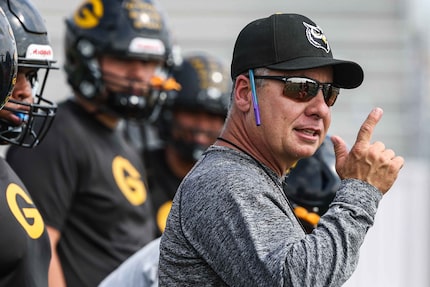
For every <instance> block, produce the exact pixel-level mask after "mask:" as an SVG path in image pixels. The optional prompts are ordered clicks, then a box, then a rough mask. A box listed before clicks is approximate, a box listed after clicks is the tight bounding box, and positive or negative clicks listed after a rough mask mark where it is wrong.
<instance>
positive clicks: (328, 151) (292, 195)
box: [283, 136, 340, 232]
mask: <svg viewBox="0 0 430 287" xmlns="http://www.w3.org/2000/svg"><path fill="white" fill-rule="evenodd" d="M335 164H336V157H335V154H334V148H333V143H332V142H331V140H330V138H329V137H328V136H327V137H326V138H325V140H324V142H323V144H322V145H321V146H320V147H319V149H318V150H317V151H316V152H315V154H314V155H313V156H312V157H308V158H304V159H301V160H299V161H298V162H297V164H296V166H295V167H293V168H292V169H291V171H290V172H289V174H288V175H287V177H286V178H285V180H284V182H283V189H284V192H285V194H286V195H287V197H288V199H289V200H290V203H291V204H292V205H293V208H294V210H295V213H296V215H297V217H298V218H299V219H300V221H301V222H302V224H303V226H304V227H305V229H306V230H307V231H308V232H311V231H312V229H313V228H314V227H315V226H316V224H317V223H318V221H319V217H320V216H322V215H323V214H324V213H325V212H326V211H327V210H328V208H329V205H330V203H331V202H332V201H333V198H334V196H335V195H336V192H337V190H338V188H339V185H340V178H339V176H338V174H337V173H336V170H335Z"/></svg>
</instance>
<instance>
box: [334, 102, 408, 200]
mask: <svg viewBox="0 0 430 287" xmlns="http://www.w3.org/2000/svg"><path fill="white" fill-rule="evenodd" d="M382 113H383V111H382V109H380V108H375V109H373V110H372V111H371V112H370V114H369V115H368V116H367V119H366V120H365V121H364V123H363V124H362V125H361V128H360V130H359V132H358V135H357V140H356V141H355V144H354V145H353V146H352V148H351V151H349V152H348V149H347V146H346V144H345V142H344V141H343V140H342V139H341V138H340V137H338V136H332V138H331V140H332V142H333V144H334V150H335V154H336V171H337V173H338V174H339V176H340V178H341V179H345V178H355V179H360V180H363V181H366V182H368V183H369V184H371V185H373V186H375V187H376V188H378V189H379V190H380V191H381V192H382V193H383V194H385V193H386V192H387V191H388V190H389V189H390V188H391V186H392V185H393V183H394V181H395V180H396V178H397V175H398V173H399V171H400V169H401V168H402V166H403V163H404V159H403V158H402V157H400V156H396V154H395V153H394V151H393V150H392V149H386V148H385V145H384V144H383V143H382V142H379V141H377V142H375V143H373V144H370V139H371V137H372V133H373V130H374V128H375V126H376V124H377V123H378V122H379V120H380V119H381V117H382Z"/></svg>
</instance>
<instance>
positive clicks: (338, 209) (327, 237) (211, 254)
mask: <svg viewBox="0 0 430 287" xmlns="http://www.w3.org/2000/svg"><path fill="white" fill-rule="evenodd" d="M227 158H228V157H227ZM381 197H382V194H381V193H380V192H379V191H378V190H376V189H375V188H374V187H373V186H371V185H369V184H366V183H364V182H362V181H359V180H344V181H342V184H341V187H340V190H339V191H338V193H337V196H336V198H335V199H334V201H333V203H332V205H331V208H330V209H329V211H328V212H327V214H326V215H324V216H323V217H322V218H321V221H320V224H319V225H318V227H317V228H316V229H315V231H314V233H312V234H311V235H305V233H304V232H303V230H302V228H301V226H300V225H299V223H298V221H297V220H296V218H295V216H294V214H293V212H292V210H291V209H290V207H289V204H288V202H287V199H286V197H285V195H284V193H283V192H282V189H281V187H280V186H278V185H276V180H275V181H274V180H273V178H271V176H270V174H268V173H266V172H264V171H263V170H262V169H261V167H260V166H258V165H255V164H254V163H252V161H251V160H249V159H248V158H246V159H244V158H242V159H239V160H238V159H237V156H236V159H234V160H232V161H230V160H226V159H225V155H224V158H223V159H222V160H219V159H218V158H216V157H215V158H212V159H211V158H210V157H208V158H206V159H205V160H204V161H201V162H200V163H199V164H198V166H196V167H195V169H194V170H193V172H192V173H191V174H189V176H188V177H187V179H186V180H184V181H183V183H182V185H181V187H180V189H179V190H178V194H177V198H175V201H176V202H175V203H174V206H173V207H172V211H171V216H172V221H173V222H171V223H169V224H172V223H173V224H178V226H180V227H179V228H178V226H176V231H175V240H179V241H182V242H181V245H173V244H171V242H169V239H170V238H172V237H171V236H172V235H171V234H170V231H169V230H168V229H166V231H167V234H166V232H165V234H164V235H163V237H164V236H165V235H166V238H165V242H163V239H164V238H163V239H162V243H164V244H165V246H164V247H163V246H162V249H163V248H165V250H169V252H170V254H168V257H169V263H168V264H166V265H165V266H161V267H162V269H163V270H160V272H161V273H163V276H164V274H175V272H176V271H178V272H179V275H176V276H177V277H176V279H175V280H176V283H177V284H179V285H180V286H197V285H195V284H190V285H189V284H185V282H190V280H192V281H193V282H194V283H196V284H197V282H199V283H198V284H201V285H200V286H247V287H249V286H341V285H342V284H343V283H344V282H345V281H346V280H347V279H348V278H349V277H350V276H351V274H352V272H353V270H354V269H355V267H356V264H357V260H358V255H359V247H360V246H361V244H362V242H363V240H364V236H365V234H366V232H367V230H368V229H369V227H370V226H371V225H372V224H373V219H374V216H375V213H376V209H377V205H378V203H379V200H380V199H381ZM175 205H176V206H175ZM175 220H177V222H174V221H175ZM168 228H169V226H168ZM178 229H180V232H179V231H178ZM180 237H183V238H180ZM178 246H180V248H178ZM165 254H166V255H167V253H163V250H162V253H161V255H162V258H163V261H160V264H161V263H162V262H163V264H164V263H166V262H164V258H166V257H164V255H165ZM189 258H193V260H192V264H191V263H190V264H188V263H189V262H188V263H186V264H184V263H185V262H186V261H187V260H188V259H189ZM197 258H199V259H197ZM190 262H191V261H190ZM187 264H188V266H190V269H189V271H187V269H186V268H184V269H181V271H179V270H175V266H179V265H182V267H183V266H185V265H187ZM189 273H194V274H193V275H192V277H191V276H190V275H188V274H189ZM176 274H178V273H177V272H176ZM165 279H166V278H164V279H163V280H165ZM181 280H182V281H181ZM164 282H168V280H166V281H164ZM172 282H175V281H172ZM179 282H184V284H181V283H179ZM210 282H217V283H216V284H215V283H214V284H211V283H210ZM179 285H178V286H179Z"/></svg>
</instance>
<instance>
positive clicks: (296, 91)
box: [254, 75, 340, 107]
mask: <svg viewBox="0 0 430 287" xmlns="http://www.w3.org/2000/svg"><path fill="white" fill-rule="evenodd" d="M254 78H255V79H267V80H275V81H281V82H284V83H285V86H284V90H283V94H284V96H286V97H287V98H290V99H293V100H296V101H298V102H308V101H310V100H311V99H312V98H314V97H316V95H317V94H318V91H319V90H322V92H323V96H324V101H325V103H326V104H327V106H329V107H331V106H333V105H334V103H335V102H336V99H337V96H338V95H339V92H340V88H337V87H334V86H333V85H332V84H323V83H320V82H318V81H315V80H312V79H309V78H305V77H284V76H260V75H254Z"/></svg>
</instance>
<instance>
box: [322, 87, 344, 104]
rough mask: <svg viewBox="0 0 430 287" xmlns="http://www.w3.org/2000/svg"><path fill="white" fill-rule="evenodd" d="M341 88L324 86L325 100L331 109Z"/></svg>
mask: <svg viewBox="0 0 430 287" xmlns="http://www.w3.org/2000/svg"><path fill="white" fill-rule="evenodd" d="M339 91H340V89H339V88H336V87H333V86H332V85H329V86H324V88H323V94H324V100H325V102H326V104H327V106H329V107H331V106H333V105H334V103H335V102H336V99H337V96H338V95H339Z"/></svg>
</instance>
